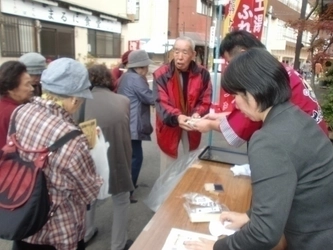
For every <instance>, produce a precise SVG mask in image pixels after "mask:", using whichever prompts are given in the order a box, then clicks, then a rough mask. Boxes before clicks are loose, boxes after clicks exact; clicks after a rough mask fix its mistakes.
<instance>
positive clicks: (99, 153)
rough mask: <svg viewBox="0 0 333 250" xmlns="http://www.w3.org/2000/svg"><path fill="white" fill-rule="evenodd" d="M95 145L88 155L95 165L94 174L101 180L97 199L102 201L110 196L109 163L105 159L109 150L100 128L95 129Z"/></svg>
mask: <svg viewBox="0 0 333 250" xmlns="http://www.w3.org/2000/svg"><path fill="white" fill-rule="evenodd" d="M96 137H97V138H96V144H95V147H94V148H93V149H91V150H90V154H91V156H92V158H93V160H94V162H95V165H96V172H97V174H98V175H100V176H101V177H102V178H103V181H104V182H103V185H102V186H101V189H100V190H99V194H98V196H97V199H99V200H104V199H106V198H108V197H110V196H111V195H110V194H109V174H110V169H109V163H108V158H107V151H108V148H109V146H110V145H109V142H106V141H105V139H104V135H103V132H102V130H101V129H100V127H97V135H96Z"/></svg>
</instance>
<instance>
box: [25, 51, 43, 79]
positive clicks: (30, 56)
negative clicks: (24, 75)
mask: <svg viewBox="0 0 333 250" xmlns="http://www.w3.org/2000/svg"><path fill="white" fill-rule="evenodd" d="M19 61H20V62H21V63H23V64H24V65H25V66H26V67H27V72H28V74H29V75H41V74H42V72H43V70H44V69H46V59H45V57H44V56H42V55H41V54H39V53H36V52H30V53H26V54H24V55H23V56H21V57H20V58H19Z"/></svg>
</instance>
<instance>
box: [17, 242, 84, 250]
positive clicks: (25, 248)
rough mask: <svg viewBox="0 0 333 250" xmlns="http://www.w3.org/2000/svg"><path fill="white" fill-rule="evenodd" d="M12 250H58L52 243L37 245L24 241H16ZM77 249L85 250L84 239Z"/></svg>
mask: <svg viewBox="0 0 333 250" xmlns="http://www.w3.org/2000/svg"><path fill="white" fill-rule="evenodd" d="M12 250H56V248H55V247H54V246H50V245H37V244H30V243H27V242H24V241H20V240H17V241H14V243H13V248H12ZM76 250H85V246H84V241H83V240H80V241H79V242H78V243H77V249H76Z"/></svg>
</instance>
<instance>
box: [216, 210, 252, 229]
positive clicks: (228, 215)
mask: <svg viewBox="0 0 333 250" xmlns="http://www.w3.org/2000/svg"><path fill="white" fill-rule="evenodd" d="M220 220H221V221H222V223H224V222H225V221H228V222H230V224H228V225H226V228H229V229H234V230H239V229H241V227H243V226H244V225H245V224H246V223H247V222H249V221H250V218H249V217H248V216H247V214H246V213H237V212H222V214H221V216H220Z"/></svg>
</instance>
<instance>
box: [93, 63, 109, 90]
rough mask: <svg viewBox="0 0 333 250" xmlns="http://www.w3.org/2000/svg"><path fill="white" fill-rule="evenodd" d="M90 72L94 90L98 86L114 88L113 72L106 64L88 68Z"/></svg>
mask: <svg viewBox="0 0 333 250" xmlns="http://www.w3.org/2000/svg"><path fill="white" fill-rule="evenodd" d="M88 72H89V80H90V83H91V86H92V88H93V87H96V86H99V87H106V88H111V87H112V77H111V72H110V70H109V69H108V68H107V67H106V66H105V65H104V64H95V65H93V66H91V67H90V68H88Z"/></svg>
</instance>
